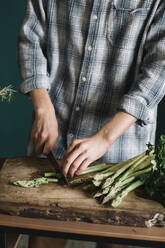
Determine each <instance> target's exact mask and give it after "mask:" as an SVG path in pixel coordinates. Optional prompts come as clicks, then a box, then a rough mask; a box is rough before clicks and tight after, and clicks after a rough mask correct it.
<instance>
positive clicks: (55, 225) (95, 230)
mask: <svg viewBox="0 0 165 248" xmlns="http://www.w3.org/2000/svg"><path fill="white" fill-rule="evenodd" d="M0 226H3V227H5V226H6V227H13V228H21V229H27V230H30V229H32V230H36V231H37V230H38V231H50V232H59V233H70V234H80V235H81V234H82V235H91V236H97V237H111V238H119V239H120V238H121V239H132V240H146V241H157V242H158V241H159V242H165V230H164V228H159V227H152V228H145V227H128V226H114V225H105V224H104V225H103V224H91V223H85V222H71V221H67V222H66V221H65V222H64V221H56V220H47V219H34V218H24V217H19V216H9V215H4V214H0Z"/></svg>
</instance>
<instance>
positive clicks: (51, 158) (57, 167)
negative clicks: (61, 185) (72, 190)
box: [47, 152, 69, 184]
mask: <svg viewBox="0 0 165 248" xmlns="http://www.w3.org/2000/svg"><path fill="white" fill-rule="evenodd" d="M47 157H48V159H49V161H50V162H51V165H52V166H53V168H54V170H55V171H56V172H59V173H60V175H61V176H62V179H63V180H64V182H65V183H66V184H69V183H68V179H67V178H66V176H64V174H63V171H62V169H61V166H60V165H59V163H58V162H57V159H56V158H55V157H54V154H53V152H50V153H49V154H48V155H47Z"/></svg>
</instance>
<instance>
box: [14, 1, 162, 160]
mask: <svg viewBox="0 0 165 248" xmlns="http://www.w3.org/2000/svg"><path fill="white" fill-rule="evenodd" d="M18 62H19V68H20V74H21V78H22V82H21V85H20V91H21V92H22V93H23V94H26V93H28V92H29V91H31V90H33V89H36V88H46V89H47V90H48V92H49V95H50V97H51V100H52V102H53V104H54V107H55V111H56V117H57V120H58V124H59V137H58V142H57V146H56V150H55V156H56V157H57V158H61V157H62V156H63V154H64V152H65V150H66V149H67V147H68V146H69V144H70V143H71V141H72V140H73V139H75V138H76V139H77V138H83V137H88V136H90V135H93V134H94V133H96V132H97V131H98V129H99V128H100V127H101V126H102V125H103V124H104V123H105V122H106V121H107V120H108V119H109V118H111V116H113V115H114V114H115V112H116V111H118V110H119V109H121V110H123V111H126V112H127V113H129V114H131V115H133V116H135V117H136V118H137V119H138V121H137V122H136V123H135V124H134V125H132V126H131V127H130V128H129V129H128V130H127V131H126V132H125V133H124V134H123V135H122V136H121V137H119V138H118V139H117V140H116V141H115V142H114V143H113V144H112V145H111V146H110V148H109V150H108V152H107V153H106V154H105V155H104V156H103V157H102V158H101V159H100V160H102V161H105V162H119V161H121V160H126V159H128V158H130V157H133V156H135V155H137V154H139V153H141V152H143V151H144V150H146V143H148V142H151V143H153V144H154V141H155V130H156V119H157V105H158V103H159V102H160V100H161V99H162V98H163V96H164V93H165V1H164V0H92V1H89V0H28V1H27V8H26V13H25V17H24V20H23V23H22V26H21V29H20V33H19V37H18ZM32 151H33V146H32V142H30V143H29V154H32Z"/></svg>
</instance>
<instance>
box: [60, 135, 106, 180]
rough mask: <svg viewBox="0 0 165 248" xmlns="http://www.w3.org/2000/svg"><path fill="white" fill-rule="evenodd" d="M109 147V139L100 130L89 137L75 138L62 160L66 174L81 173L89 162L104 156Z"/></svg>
mask: <svg viewBox="0 0 165 248" xmlns="http://www.w3.org/2000/svg"><path fill="white" fill-rule="evenodd" d="M108 148H109V143H108V141H107V140H105V138H104V137H103V136H102V135H101V134H100V133H99V132H98V133H96V134H95V135H93V136H91V137H89V138H84V139H76V140H73V141H72V143H71V144H70V146H69V147H68V149H67V151H66V153H65V155H64V158H63V160H62V167H63V173H64V175H69V176H70V177H71V178H73V177H74V176H75V175H79V174H80V173H81V172H82V171H83V170H85V169H86V168H87V167H88V165H89V164H91V163H92V162H94V161H96V160H97V159H99V158H100V157H102V156H103V155H104V154H105V153H106V151H107V150H108Z"/></svg>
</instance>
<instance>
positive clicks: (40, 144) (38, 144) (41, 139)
mask: <svg viewBox="0 0 165 248" xmlns="http://www.w3.org/2000/svg"><path fill="white" fill-rule="evenodd" d="M46 140H47V135H46V134H44V133H41V134H39V135H38V139H37V140H35V150H36V152H37V153H42V152H43V148H44V145H45V143H46Z"/></svg>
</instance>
